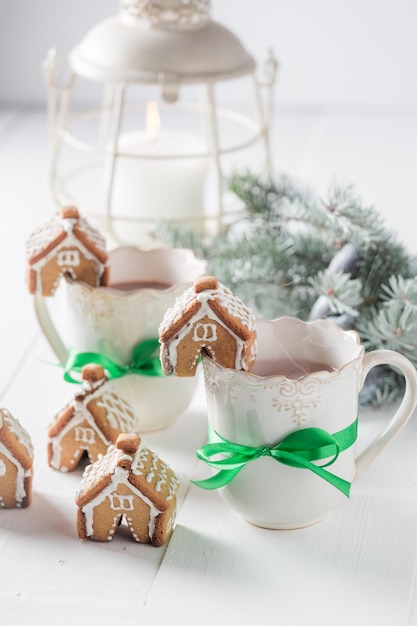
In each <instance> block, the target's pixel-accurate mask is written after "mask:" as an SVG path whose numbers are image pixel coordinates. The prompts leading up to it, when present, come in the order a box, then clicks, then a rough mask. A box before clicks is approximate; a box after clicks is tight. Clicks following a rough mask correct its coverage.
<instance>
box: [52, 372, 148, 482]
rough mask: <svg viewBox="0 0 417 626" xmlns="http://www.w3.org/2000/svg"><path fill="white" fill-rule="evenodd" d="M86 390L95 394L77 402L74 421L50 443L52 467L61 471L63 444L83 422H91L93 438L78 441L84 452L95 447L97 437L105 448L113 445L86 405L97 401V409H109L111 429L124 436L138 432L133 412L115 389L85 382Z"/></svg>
mask: <svg viewBox="0 0 417 626" xmlns="http://www.w3.org/2000/svg"><path fill="white" fill-rule="evenodd" d="M83 388H84V389H85V391H89V390H92V389H94V388H95V391H94V392H93V393H91V394H90V395H87V396H85V397H83V398H82V399H80V400H78V401H77V400H74V402H73V406H74V414H73V416H72V417H71V419H70V421H69V422H68V424H66V425H65V426H64V427H63V428H62V430H61V431H60V432H59V433H58V434H57V435H55V436H54V437H51V438H50V443H51V446H52V454H51V466H52V467H54V468H55V469H61V455H62V440H63V439H64V437H65V436H66V435H67V434H68V432H69V431H71V430H72V429H73V428H74V429H77V428H80V424H81V423H82V422H84V421H87V422H88V425H89V428H90V429H91V431H92V434H91V436H90V439H88V437H86V438H84V440H83V439H82V438H81V439H78V440H79V441H80V444H82V443H85V444H86V445H85V446H81V445H80V448H81V449H87V444H92V443H93V441H92V440H91V439H92V436H93V434H94V433H95V435H96V437H97V438H98V439H99V440H101V441H102V442H103V443H104V445H105V446H106V447H107V446H109V445H110V443H111V441H109V439H107V437H105V436H104V434H103V432H102V431H101V430H100V429H99V428H98V426H97V424H96V422H95V420H94V418H93V416H92V415H91V413H90V412H89V411H88V409H87V408H86V404H88V403H89V402H90V401H92V400H96V401H97V406H99V407H102V408H105V409H106V411H107V416H106V417H107V421H108V423H109V425H110V427H111V428H113V429H115V430H119V431H120V432H124V433H132V432H136V431H137V429H138V424H137V417H136V416H135V415H134V413H133V412H132V409H131V407H130V406H129V405H128V403H127V402H126V401H125V400H124V399H123V398H121V397H120V396H119V395H118V394H117V392H116V391H115V389H114V388H113V387H111V386H110V385H108V384H103V381H102V380H101V381H98V382H97V383H92V384H91V383H89V382H88V381H85V382H84V383H83ZM84 430H85V427H84ZM75 439H76V440H77V433H76V434H75ZM71 463H72V464H73V463H74V462H73V461H71Z"/></svg>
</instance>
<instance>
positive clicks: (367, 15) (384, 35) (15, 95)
mask: <svg viewBox="0 0 417 626" xmlns="http://www.w3.org/2000/svg"><path fill="white" fill-rule="evenodd" d="M118 6H119V4H118V0H70V1H69V0H65V1H64V0H18V1H16V0H0V103H3V104H4V103H7V104H11V103H13V104H14V103H16V102H23V103H29V104H32V103H41V104H42V103H43V102H44V98H45V91H44V85H43V79H42V75H41V71H40V65H41V62H42V60H43V59H44V57H45V54H46V51H47V49H48V48H49V47H52V46H54V47H56V48H57V49H58V53H59V54H60V57H61V59H62V61H63V65H64V66H65V60H66V57H67V54H68V52H69V50H70V49H71V48H72V47H73V46H74V45H75V44H76V43H77V42H78V41H79V40H80V38H81V37H82V36H83V35H84V34H85V33H86V32H87V31H88V30H89V29H90V28H91V27H92V26H93V25H94V24H96V23H97V22H98V21H99V20H101V19H104V18H106V17H108V16H110V15H112V14H114V13H115V12H116V11H117V9H118ZM212 17H213V19H215V20H217V21H219V22H221V23H222V24H224V25H225V26H227V27H228V28H230V29H231V30H232V31H233V32H235V33H236V34H237V35H238V36H239V37H240V38H241V40H242V41H243V42H244V44H245V45H246V47H247V48H248V50H249V51H250V52H251V53H252V54H253V55H254V56H255V58H256V59H257V60H258V61H261V60H262V59H263V58H264V57H265V55H266V50H267V48H268V47H269V46H272V47H273V49H274V50H275V54H276V56H277V57H278V59H279V61H280V64H281V72H280V79H279V88H278V91H277V96H278V102H279V104H281V105H292V106H296V105H300V104H301V105H306V104H307V105H320V104H331V105H335V106H337V107H340V105H351V106H352V107H357V106H358V105H361V106H363V105H367V106H371V105H372V106H374V105H376V104H377V105H378V106H380V107H383V108H384V109H385V110H386V109H387V108H390V109H392V107H402V108H407V107H410V106H417V71H416V70H417V36H416V30H417V2H416V0H349V1H348V0H256V1H252V2H249V1H248V0H213V2H212ZM237 95H239V94H237Z"/></svg>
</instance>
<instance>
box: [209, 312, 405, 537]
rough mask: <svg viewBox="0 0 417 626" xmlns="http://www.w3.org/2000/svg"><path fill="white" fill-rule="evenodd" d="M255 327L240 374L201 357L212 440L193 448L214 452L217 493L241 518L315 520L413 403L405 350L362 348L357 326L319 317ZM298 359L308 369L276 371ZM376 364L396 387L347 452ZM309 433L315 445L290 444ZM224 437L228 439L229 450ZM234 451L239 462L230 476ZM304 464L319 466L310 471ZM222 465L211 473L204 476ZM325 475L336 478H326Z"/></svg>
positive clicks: (275, 522) (272, 524)
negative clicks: (366, 435) (249, 357)
mask: <svg viewBox="0 0 417 626" xmlns="http://www.w3.org/2000/svg"><path fill="white" fill-rule="evenodd" d="M256 329H257V333H258V355H257V359H256V361H255V364H254V366H253V369H252V371H251V372H250V373H247V372H243V371H237V370H234V369H225V368H223V367H221V366H219V365H218V364H217V363H215V362H214V361H212V360H211V359H210V358H209V357H207V356H205V357H204V358H203V368H204V380H205V387H206V396H207V405H208V419H209V426H210V430H211V432H212V435H213V442H214V444H213V442H212V445H215V448H210V447H205V448H203V449H202V450H203V451H204V456H205V457H206V458H204V460H206V461H207V462H209V461H210V462H211V461H215V460H216V455H217V457H218V455H219V453H221V452H223V453H222V454H221V457H220V458H221V459H223V461H222V462H223V466H222V463H220V465H218V464H217V465H216V463H214V465H213V467H217V469H218V470H219V471H220V470H221V471H222V472H223V474H224V475H225V476H226V479H225V481H224V486H221V487H220V489H219V492H220V494H221V496H222V498H223V499H224V500H225V501H226V502H227V503H228V504H229V505H230V506H231V507H233V508H234V509H235V510H236V511H237V512H238V513H239V514H240V515H241V516H242V517H243V518H244V519H246V520H247V521H249V522H251V523H253V524H255V525H257V526H261V527H264V528H277V529H289V528H298V527H302V526H306V525H309V524H312V523H315V522H316V521H318V520H320V519H321V518H322V517H323V516H325V515H326V514H327V513H328V512H329V511H330V510H332V509H333V508H334V507H336V506H337V505H338V504H339V503H340V502H341V501H342V500H343V498H345V497H346V495H348V494H349V488H350V483H351V482H352V481H353V480H354V479H355V477H356V476H358V475H359V474H360V473H361V472H363V470H365V469H366V467H368V466H369V464H370V463H371V462H372V461H373V460H374V459H375V457H376V456H377V455H378V454H379V453H380V452H381V451H382V450H383V448H384V447H385V446H386V445H387V444H388V443H389V442H390V441H391V439H392V438H393V437H394V435H395V434H396V433H397V432H398V431H399V430H400V428H401V427H402V426H403V425H404V424H405V423H406V422H407V420H408V419H409V418H410V416H411V414H412V413H413V410H414V408H415V406H416V403H417V373H416V370H415V368H414V366H413V365H412V364H411V363H410V361H408V359H406V358H405V357H404V356H402V355H400V354H398V353H396V352H393V351H391V350H376V351H373V352H369V353H366V354H365V351H364V348H363V346H361V344H360V340H359V336H358V335H357V333H355V332H353V331H347V332H345V331H342V330H341V329H340V328H339V327H337V326H336V325H335V324H334V323H333V322H331V321H329V320H318V321H315V322H303V321H300V320H298V319H296V318H291V317H283V318H280V319H278V320H274V321H267V320H257V321H256ZM305 359H307V360H309V361H310V362H309V363H308V364H307V371H308V372H310V373H307V374H306V375H304V376H301V377H296V378H287V377H286V376H284V375H281V374H279V375H277V371H281V367H282V366H283V367H284V369H285V370H286V371H290V370H291V368H292V365H293V364H294V363H295V364H296V366H295V367H296V370H298V369H299V367H300V364H301V365H303V362H304V360H305ZM314 363H315V364H314ZM304 364H305V363H304ZM381 364H388V365H392V366H394V367H396V368H398V369H399V370H400V371H401V372H402V373H403V374H404V376H405V381H406V389H405V394H404V397H403V399H402V402H401V404H400V406H399V408H398V409H397V410H396V412H395V414H394V416H393V417H392V418H391V421H390V422H389V424H388V426H387V427H386V428H385V430H384V431H383V432H382V433H381V434H380V435H379V436H378V437H376V438H375V439H374V440H373V441H372V443H371V444H370V445H369V446H368V447H367V448H366V449H365V450H364V451H363V452H362V453H361V454H360V455H359V456H357V457H356V456H355V446H354V440H355V438H356V435H355V430H356V424H357V421H356V420H357V415H358V395H359V391H360V389H361V388H362V386H363V383H364V380H365V378H366V375H367V373H368V372H369V370H370V369H371V368H372V367H374V366H376V365H381ZM328 370H330V371H328ZM259 374H261V375H259ZM290 375H291V376H296V374H295V373H291V374H290ZM313 433H314V435H313V439H314V437H316V436H317V435H318V436H319V439H320V438H323V437H324V441H323V442H321V445H322V447H321V448H320V447H318V448H317V446H319V444H318V442H317V441H315V443H314V446H313V447H314V448H317V449H314V451H313V452H311V450H309V449H308V445H312V444H311V442H310V444H307V445H306V444H305V442H304V444H302V443H301V444H300V437H301V439H302V438H303V437H304V436H307V439H309V438H311V436H312V434H313ZM289 435H290V436H289ZM328 435H331V437H330V438H329V437H328ZM328 439H329V440H330V441H333V440H334V441H336V442H337V445H338V446H339V448H337V446H336V447H335V446H334V445H333V443H332V444H331V445H330V444H329V442H328ZM223 441H225V443H222V442H223ZM230 443H231V444H232V446H233V445H234V444H238V446H237V449H233V454H232V453H231V452H230ZM303 445H304V451H303V449H302V448H303ZM328 445H329V447H326V446H328ZM224 446H225V447H224ZM242 446H243V447H242ZM245 446H246V447H247V449H246V448H245ZM300 446H301V447H300ZM273 448H275V450H278V452H276V453H275V454H276V455H277V456H278V460H277V459H276V458H274V457H273V455H272V456H271V451H272V449H273ZM226 450H227V453H226V454H224V452H225V451H226ZM285 450H286V452H285ZM288 450H290V451H292V456H291V454H290V455H289V454H288ZM318 450H321V452H322V455H321V457H320V455H319V454H318ZM210 451H211V452H210ZM254 451H256V452H254ZM199 452H200V451H199ZM294 453H295V455H296V456H295V457H294ZM300 453H301V455H302V456H303V455H304V456H303V459H305V457H306V456H307V457H308V456H309V455H311V457H310V460H309V462H306V464H305V465H302V464H298V465H297V458H298V459H299V458H300ZM242 454H243V456H244V457H245V460H244V461H243V462H242ZM297 454H298V457H297ZM323 454H324V456H323ZM245 455H246V456H245ZM251 455H252V456H251ZM201 458H203V457H201ZM246 459H247V460H246ZM288 459H289V464H286V463H288ZM294 459H295V464H294ZM237 460H240V462H241V469H237V472H236V474H235V475H233V470H236V467H235V465H236V463H235V462H236V461H237ZM328 462H330V464H328V465H327V463H328ZM309 463H310V465H309ZM224 464H226V465H224ZM230 464H231V466H232V471H231V469H230ZM311 464H314V465H315V466H318V465H322V466H323V467H322V468H320V469H318V470H317V472H318V473H316V472H315V471H312V470H315V468H314V467H313V468H311ZM223 474H220V473H219V474H216V473H215V478H211V479H209V481H210V480H216V479H218V478H219V477H220V476H222V475H223ZM230 476H232V478H231V479H230ZM229 479H230V482H227V481H228V480H229ZM328 479H331V480H330V482H329V480H328ZM339 479H341V480H340V481H339ZM332 480H334V481H336V482H337V481H339V482H340V483H341V485H340V484H339V485H338V486H335V484H334V483H333V482H332ZM202 482H205V481H202ZM222 484H223V483H222ZM342 487H343V488H344V489H346V491H343V489H342Z"/></svg>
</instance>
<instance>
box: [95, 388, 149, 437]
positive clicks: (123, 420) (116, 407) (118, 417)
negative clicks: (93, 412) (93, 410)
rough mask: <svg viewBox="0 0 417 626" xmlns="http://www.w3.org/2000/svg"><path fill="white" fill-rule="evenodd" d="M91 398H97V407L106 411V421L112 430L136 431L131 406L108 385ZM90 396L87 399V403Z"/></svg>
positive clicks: (135, 421)
mask: <svg viewBox="0 0 417 626" xmlns="http://www.w3.org/2000/svg"><path fill="white" fill-rule="evenodd" d="M92 397H94V398H97V406H99V407H102V408H104V409H106V411H107V420H108V422H109V424H110V426H111V427H112V428H115V429H116V428H119V429H120V431H121V432H123V433H134V432H136V431H137V428H138V424H137V418H136V416H135V415H134V414H133V412H132V408H131V406H130V405H129V404H128V403H127V402H126V401H125V400H124V399H123V398H122V397H121V396H119V394H118V393H117V392H116V390H115V389H114V388H113V387H111V386H110V385H105V386H103V388H102V389H100V390H99V391H98V392H97V393H95V394H94V395H93V396H92ZM90 399H91V396H90V398H89V401H90Z"/></svg>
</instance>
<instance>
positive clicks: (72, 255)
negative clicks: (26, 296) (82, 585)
mask: <svg viewBox="0 0 417 626" xmlns="http://www.w3.org/2000/svg"><path fill="white" fill-rule="evenodd" d="M26 248H27V261H28V287H29V291H30V293H32V294H35V293H40V294H42V295H43V296H52V295H53V294H54V293H55V290H56V288H57V286H58V284H59V281H60V279H61V278H62V276H64V275H68V276H69V277H71V278H72V279H74V280H80V281H83V282H85V283H87V284H88V285H91V286H92V287H98V286H100V285H107V283H108V267H107V260H108V256H107V252H106V246H105V240H104V238H103V237H102V236H101V234H100V233H99V232H98V231H97V230H95V229H94V228H93V227H92V226H90V224H89V223H88V222H87V220H85V219H84V218H83V217H81V216H80V214H79V212H78V210H77V209H76V208H75V207H73V206H67V207H63V208H62V209H61V210H60V211H59V213H58V214H57V215H56V216H55V217H54V218H53V219H52V220H50V221H49V222H47V223H46V224H44V225H42V226H40V227H39V228H38V229H37V230H35V232H34V233H33V234H32V235H31V236H30V237H29V239H28V241H27V244H26Z"/></svg>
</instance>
